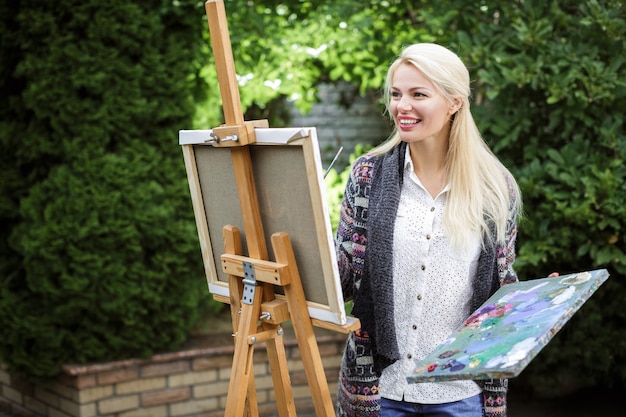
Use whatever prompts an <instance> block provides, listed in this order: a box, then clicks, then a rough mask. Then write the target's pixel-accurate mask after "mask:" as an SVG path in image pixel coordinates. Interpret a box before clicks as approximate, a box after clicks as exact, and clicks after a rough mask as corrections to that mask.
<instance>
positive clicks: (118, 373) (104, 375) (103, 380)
mask: <svg viewBox="0 0 626 417" xmlns="http://www.w3.org/2000/svg"><path fill="white" fill-rule="evenodd" d="M138 375H139V371H138V370H137V367H131V368H121V369H113V370H111V371H104V372H100V373H99V374H98V384H99V385H109V384H115V383H117V382H124V381H130V380H133V379H137V377H138Z"/></svg>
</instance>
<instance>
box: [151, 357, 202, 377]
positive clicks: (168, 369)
mask: <svg viewBox="0 0 626 417" xmlns="http://www.w3.org/2000/svg"><path fill="white" fill-rule="evenodd" d="M189 369H190V363H189V361H188V360H179V361H173V362H166V363H155V364H150V365H145V366H143V367H141V370H140V371H139V375H140V376H141V377H142V378H145V377H150V376H160V375H173V374H179V373H183V372H188V371H189Z"/></svg>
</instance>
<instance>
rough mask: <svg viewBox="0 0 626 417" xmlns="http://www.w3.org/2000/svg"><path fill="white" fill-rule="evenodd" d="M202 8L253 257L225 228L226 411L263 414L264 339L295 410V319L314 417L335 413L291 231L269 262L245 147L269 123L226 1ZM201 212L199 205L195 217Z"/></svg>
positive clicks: (282, 407)
mask: <svg viewBox="0 0 626 417" xmlns="http://www.w3.org/2000/svg"><path fill="white" fill-rule="evenodd" d="M205 8H206V13H207V18H208V23H209V30H210V34H211V43H212V47H213V53H214V55H215V62H216V66H217V75H218V82H219V85H220V93H221V96H222V104H223V110H224V118H225V122H226V123H225V125H224V126H220V127H219V128H214V129H213V130H212V135H213V146H220V147H229V148H230V150H231V157H232V164H233V168H234V172H235V179H236V184H237V190H238V194H239V201H240V207H241V213H242V217H243V224H244V228H245V232H246V242H247V249H248V256H242V253H243V249H242V243H241V234H240V231H239V230H238V229H237V228H235V227H232V226H229V225H225V227H224V230H223V241H224V254H223V255H222V257H221V260H222V267H223V270H224V271H225V272H226V273H227V274H228V284H229V285H228V286H229V295H230V297H229V299H228V300H220V301H224V302H228V303H229V304H230V308H231V315H232V322H233V329H234V336H235V353H234V356H233V367H232V374H231V379H230V384H229V390H228V398H227V404H226V410H225V416H227V417H240V416H243V415H244V413H246V414H247V415H249V416H258V405H257V401H256V391H255V384H254V375H253V366H252V362H253V353H254V345H255V343H259V342H265V343H266V348H267V354H268V359H269V365H270V370H271V373H272V380H273V383H274V388H275V392H276V402H277V407H278V414H279V416H280V417H288V416H295V415H296V410H295V403H294V399H293V392H292V389H291V383H290V379H289V370H288V368H287V360H286V356H285V349H284V344H283V331H282V328H281V323H284V322H286V321H287V320H291V321H292V323H293V328H294V331H295V335H296V339H297V342H298V347H299V349H300V353H301V356H302V362H303V364H304V369H305V373H306V377H307V381H308V385H309V388H310V392H311V396H312V398H313V404H314V407H315V412H316V415H317V416H320V417H321V416H326V417H332V416H333V415H334V408H333V404H332V400H331V396H330V392H329V389H328V384H327V382H326V376H325V373H324V368H323V365H322V361H321V357H320V353H319V349H318V346H317V342H316V340H315V333H314V331H313V320H312V319H311V317H310V315H309V312H308V308H307V302H306V299H305V295H304V290H303V288H302V282H301V280H300V276H299V272H298V267H297V264H296V258H295V255H294V251H293V248H292V245H291V241H290V238H289V235H288V234H287V233H284V232H279V233H274V234H273V235H272V237H271V242H272V248H273V251H274V255H275V258H276V261H269V260H268V250H267V246H266V242H265V237H264V234H263V224H262V221H261V213H260V211H259V204H258V196H257V190H256V187H255V182H254V180H253V175H254V173H253V167H252V160H251V155H250V149H249V146H247V145H249V144H251V143H254V142H255V133H254V129H255V128H263V127H268V123H267V121H266V120H260V121H252V122H245V121H244V120H243V112H242V109H241V102H240V98H239V90H238V85H237V80H236V77H235V69H234V60H233V57H232V49H231V45H230V38H229V35H228V26H227V20H226V12H225V9H224V3H223V0H208V1H207V2H206V4H205ZM232 139H236V140H232ZM183 151H184V152H187V153H186V154H185V155H186V159H187V158H188V157H189V155H188V152H189V150H187V151H185V147H183ZM188 168H189V166H188ZM188 177H189V179H190V189H191V191H192V193H193V192H194V190H197V189H198V184H194V183H192V182H191V181H192V180H193V178H196V177H195V176H189V175H188ZM200 209H201V208H200V207H197V206H194V212H195V215H196V217H197V216H198V215H199V213H198V210H200ZM199 234H200V241H201V245H202V244H203V243H204V242H203V238H206V236H204V237H203V236H202V231H201V230H199ZM203 253H204V249H203ZM242 278H243V280H242ZM244 284H245V285H244ZM273 285H277V286H280V287H282V289H283V291H284V298H283V299H277V298H276V297H275V294H274V290H273V287H272V286H273ZM261 313H263V315H261ZM317 324H318V325H320V327H325V328H329V329H332V330H335V331H340V332H344V333H347V332H349V331H351V330H353V329H355V328H357V327H358V326H359V323H358V321H356V320H353V321H349V322H348V323H346V324H344V325H336V324H333V323H327V322H318V323H317ZM244 398H245V399H246V400H245V401H243V399H244Z"/></svg>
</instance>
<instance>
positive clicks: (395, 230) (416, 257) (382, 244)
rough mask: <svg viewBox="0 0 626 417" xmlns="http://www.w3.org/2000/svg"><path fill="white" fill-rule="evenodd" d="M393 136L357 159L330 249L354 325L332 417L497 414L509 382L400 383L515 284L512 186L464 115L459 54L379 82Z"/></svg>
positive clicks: (422, 52)
mask: <svg viewBox="0 0 626 417" xmlns="http://www.w3.org/2000/svg"><path fill="white" fill-rule="evenodd" d="M385 96H386V98H387V106H388V112H389V115H390V116H391V117H392V119H393V122H394V125H395V129H394V133H393V134H392V136H391V137H390V139H389V140H388V141H387V142H385V143H384V144H382V145H381V146H379V147H378V148H376V149H374V150H373V151H372V152H370V153H369V154H367V155H365V156H363V157H361V158H359V159H358V160H357V161H355V162H354V164H353V166H352V169H351V175H350V178H349V180H348V183H347V186H346V190H345V194H344V200H343V204H342V210H341V217H340V224H339V228H338V231H337V237H336V245H337V254H338V261H339V270H340V274H341V281H342V288H343V292H344V296H345V297H346V299H352V300H353V302H354V307H353V311H352V314H353V315H355V316H356V317H358V318H359V319H360V321H361V326H362V327H361V329H360V330H358V331H356V332H353V333H352V334H350V336H349V338H348V343H347V345H346V349H345V352H344V357H343V361H342V368H341V374H340V379H339V391H338V401H337V414H338V415H339V416H359V417H367V416H378V415H380V416H381V417H409V416H415V417H417V416H428V417H431V416H432V417H434V416H437V417H443V416H463V417H473V416H476V417H482V416H505V415H506V392H507V381H506V380H490V381H469V380H468V381H452V382H440V383H419V384H409V383H407V381H406V376H407V375H408V374H409V373H410V372H411V371H412V370H413V367H414V364H415V363H414V360H415V359H421V358H423V357H424V356H425V355H426V354H428V353H429V352H430V351H432V350H433V349H434V348H435V347H436V346H437V345H439V344H440V343H441V342H443V341H444V340H445V339H446V338H447V337H448V336H449V334H450V333H451V332H452V331H453V330H455V329H456V328H458V327H459V325H460V324H461V323H462V322H463V321H464V320H465V319H466V318H467V317H468V316H469V315H470V313H471V312H473V311H474V310H475V309H476V308H477V307H479V306H480V305H481V304H482V303H483V302H484V301H485V300H486V299H487V298H488V297H489V296H490V295H491V294H493V293H494V292H495V291H496V290H497V289H498V288H499V287H500V286H502V285H505V284H508V283H512V282H516V281H517V275H516V274H515V272H514V270H513V268H512V264H513V261H514V259H515V238H516V233H517V225H516V218H517V215H518V213H519V212H520V210H521V197H520V192H519V188H518V186H517V184H516V182H515V180H514V179H513V177H512V175H511V174H510V173H509V171H508V170H507V169H506V168H505V167H504V166H503V165H502V164H501V163H500V162H499V161H498V159H497V158H496V157H495V155H494V154H493V153H492V152H491V151H490V150H489V148H488V147H487V145H486V144H485V142H484V141H483V139H482V138H481V135H480V133H479V131H478V129H477V127H476V125H475V123H474V120H473V118H472V115H471V113H470V105H469V96H470V78H469V73H468V71H467V69H466V67H465V65H464V64H463V62H462V61H461V60H460V59H459V58H458V56H457V55H455V54H454V53H452V52H451V51H449V50H448V49H446V48H444V47H442V46H439V45H435V44H415V45H411V46H409V47H407V48H406V49H404V51H402V54H401V55H400V57H399V58H398V59H397V60H396V61H394V62H393V64H392V65H391V66H390V68H389V71H388V74H387V79H386V86H385Z"/></svg>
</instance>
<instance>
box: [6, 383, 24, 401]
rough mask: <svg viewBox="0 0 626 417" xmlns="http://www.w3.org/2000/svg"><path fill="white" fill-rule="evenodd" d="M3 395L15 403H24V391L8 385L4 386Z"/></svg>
mask: <svg viewBox="0 0 626 417" xmlns="http://www.w3.org/2000/svg"><path fill="white" fill-rule="evenodd" d="M2 396H3V397H4V398H6V399H7V400H9V401H11V402H13V403H15V404H20V405H21V404H23V403H24V397H23V396H22V393H21V392H19V391H18V390H16V389H14V388H12V387H9V386H6V385H5V386H4V387H2Z"/></svg>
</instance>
